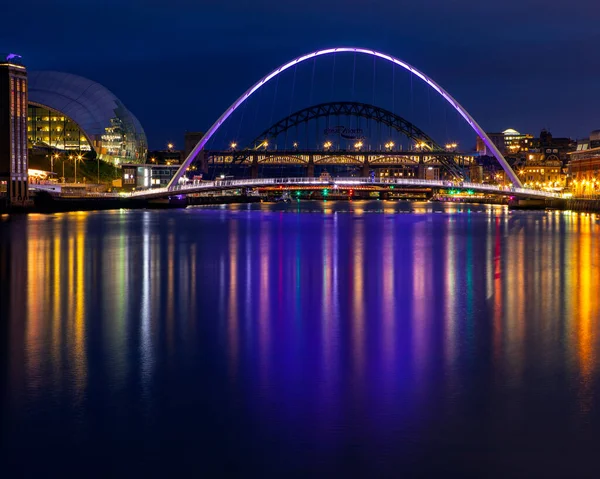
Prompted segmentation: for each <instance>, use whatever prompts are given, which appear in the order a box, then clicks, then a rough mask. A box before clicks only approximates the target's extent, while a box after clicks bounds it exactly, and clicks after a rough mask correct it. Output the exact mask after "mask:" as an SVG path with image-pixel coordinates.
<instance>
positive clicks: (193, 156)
mask: <svg viewBox="0 0 600 479" xmlns="http://www.w3.org/2000/svg"><path fill="white" fill-rule="evenodd" d="M336 53H355V54H364V55H369V56H372V57H374V58H381V59H383V60H385V61H388V62H390V63H392V64H393V65H397V66H400V67H402V68H404V69H405V70H406V71H408V72H410V73H412V74H413V75H416V76H417V77H419V78H420V79H421V80H422V81H423V82H425V83H426V84H427V85H428V86H429V87H430V88H433V90H435V91H436V92H437V93H438V94H439V95H440V96H441V97H442V98H443V99H444V100H446V102H448V103H449V104H450V105H451V106H452V107H453V108H454V109H455V110H456V111H457V112H458V113H459V114H460V115H461V116H462V117H463V118H464V119H465V121H466V122H467V123H468V124H469V126H470V127H471V128H472V129H473V131H474V132H475V133H476V134H477V135H478V136H479V137H480V138H481V139H482V140H483V142H484V143H485V145H486V146H487V147H488V149H489V150H490V151H491V152H492V154H493V155H494V157H495V158H496V160H498V162H499V163H500V165H501V166H502V168H503V169H504V171H505V172H506V175H507V176H508V178H509V179H510V180H511V181H512V183H513V185H514V186H515V187H518V188H521V187H522V186H523V185H522V184H521V181H520V180H519V178H518V177H517V175H516V174H515V172H514V171H513V169H512V168H511V167H510V165H509V164H508V162H507V161H506V159H505V158H504V156H502V153H500V150H498V148H497V146H496V145H495V144H494V143H493V142H492V140H491V139H490V138H489V137H488V135H487V134H486V133H485V131H484V130H483V128H481V126H479V124H478V123H477V122H476V121H475V119H474V118H473V117H472V116H471V115H470V114H469V112H467V110H466V109H465V108H464V107H463V106H462V105H461V104H460V103H458V101H456V100H455V99H454V98H453V97H452V95H450V93H448V92H447V91H446V90H445V89H444V88H442V87H441V86H440V85H439V84H437V83H436V82H435V81H434V80H432V79H431V78H429V77H428V76H427V75H425V74H424V73H423V72H421V71H420V70H418V69H416V68H415V67H413V66H412V65H410V64H408V63H406V62H405V61H403V60H400V59H399V58H395V57H393V56H391V55H387V54H385V53H381V52H378V51H376V50H369V49H365V48H355V47H338V48H328V49H324V50H317V51H314V52H312V53H308V54H306V55H303V56H300V57H297V58H295V59H293V60H291V61H289V62H288V63H285V64H283V65H281V66H280V67H279V68H277V69H275V70H273V71H272V72H271V73H269V74H268V75H266V76H264V77H263V78H261V79H260V80H259V81H258V82H256V83H255V84H254V85H252V86H251V87H250V88H249V89H248V90H246V92H245V93H243V94H242V95H241V96H240V97H239V98H238V99H237V100H236V101H234V102H233V103H232V104H231V106H230V107H229V108H227V110H225V111H224V112H223V114H222V115H221V116H220V117H219V118H218V119H217V121H216V122H215V123H213V125H212V126H211V127H210V128H209V129H208V131H207V132H206V133H205V135H204V136H203V137H202V139H201V140H200V141H199V142H198V144H197V145H196V146H195V147H194V148H193V149H192V151H191V152H190V154H189V155H188V156H187V158H186V159H185V160H184V162H183V163H182V165H181V167H180V168H179V170H177V173H176V174H175V175H174V176H173V178H172V179H171V181H170V182H169V185H168V188H173V187H174V186H176V185H177V184H178V183H179V180H180V178H181V177H182V176H183V175H184V174H185V172H186V171H187V169H188V168H189V166H190V165H191V164H192V162H193V161H194V160H195V159H196V157H197V156H198V154H199V153H200V151H201V150H202V149H203V148H204V146H205V145H206V143H207V142H208V141H209V140H210V139H211V138H212V137H213V135H214V134H215V133H216V132H217V131H218V130H219V128H220V127H221V125H222V124H223V123H224V122H225V121H226V120H227V119H228V118H229V117H230V116H231V114H232V113H233V112H234V111H236V110H237V109H238V108H239V107H240V106H241V105H242V104H244V103H245V102H246V100H247V99H248V98H250V96H252V95H253V94H254V93H255V92H256V91H257V90H259V89H260V88H261V87H262V86H263V85H265V84H266V83H268V82H269V81H271V80H272V79H273V78H275V77H277V76H278V75H280V74H281V73H283V72H284V71H286V70H288V69H289V68H291V67H293V66H296V65H298V64H300V63H303V62H305V61H307V60H309V59H312V58H316V57H319V56H323V55H333V54H336Z"/></svg>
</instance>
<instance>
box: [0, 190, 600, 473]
mask: <svg viewBox="0 0 600 479" xmlns="http://www.w3.org/2000/svg"><path fill="white" fill-rule="evenodd" d="M382 205H383V206H382ZM409 210H412V213H410V214H406V213H407V212H408V211H409ZM599 234H600V227H599V224H598V219H597V218H596V217H595V216H593V215H592V216H590V215H582V214H572V213H558V212H551V213H514V214H509V212H508V211H507V210H505V209H503V208H496V207H494V208H492V207H474V206H467V205H458V206H453V205H433V206H431V205H427V204H421V205H409V204H401V203H389V202H385V203H380V202H355V203H336V202H333V203H332V202H329V203H326V204H319V203H298V204H293V205H289V206H288V205H276V206H265V205H252V206H231V207H228V208H194V209H187V210H184V211H139V212H138V211H136V212H128V211H115V212H98V213H73V214H59V215H53V216H36V215H31V216H29V217H12V218H9V217H7V216H4V217H2V220H1V222H0V241H1V248H2V249H1V253H0V258H1V264H0V278H1V280H2V293H1V295H0V298H1V303H0V304H1V307H2V346H3V348H2V356H1V359H2V364H0V366H1V368H2V375H1V376H0V378H1V380H2V388H3V393H2V402H1V403H0V406H1V407H2V410H1V411H0V413H1V415H2V419H3V426H1V432H2V440H3V442H4V443H5V444H9V445H11V446H10V447H9V448H7V450H10V451H11V455H12V457H13V458H14V457H17V458H22V457H23V456H22V454H23V452H20V453H19V452H18V451H21V449H20V448H21V447H22V446H23V445H25V444H27V445H28V447H29V448H33V449H34V450H44V451H53V450H54V449H53V447H59V446H61V447H77V448H79V449H78V451H79V454H80V457H81V460H85V458H89V457H90V456H92V455H94V454H96V449H95V448H97V447H99V445H100V446H101V449H102V450H109V451H113V453H114V451H116V450H117V449H118V450H119V451H121V450H122V449H119V447H120V446H119V445H122V443H121V442H119V441H121V440H123V441H129V442H128V443H127V444H128V447H130V448H133V449H134V450H136V451H137V452H136V453H135V454H136V457H138V458H139V457H146V456H145V455H147V454H150V452H149V451H153V452H152V454H150V456H152V458H153V459H152V460H153V461H154V463H152V464H154V466H156V464H157V461H158V462H159V461H160V458H161V457H171V458H174V457H175V455H176V452H175V451H177V450H178V449H177V448H178V447H182V445H185V447H191V446H190V445H192V444H197V445H198V444H201V443H204V441H205V440H206V441H208V440H209V439H207V438H210V440H211V441H216V445H215V446H213V448H212V449H211V450H210V451H211V452H210V454H209V453H208V452H206V451H204V452H199V453H198V454H200V456H202V457H204V456H206V457H204V460H205V461H206V467H212V466H211V464H213V463H212V462H211V461H213V462H214V461H217V460H218V458H219V457H221V456H224V455H230V456H231V457H238V458H244V459H243V460H244V461H246V463H247V467H248V468H249V469H248V470H254V471H261V472H269V471H271V472H274V471H276V472H282V471H285V470H287V468H288V467H290V464H291V463H294V464H300V463H301V464H303V466H302V467H303V468H304V469H302V470H303V471H305V472H307V473H308V472H311V471H313V472H314V471H324V470H327V471H329V472H339V471H341V470H344V469H345V468H348V470H349V471H352V470H357V471H362V472H365V473H366V472H373V471H375V472H384V473H385V472H389V471H391V470H393V469H391V468H392V466H394V465H399V464H400V465H406V464H412V465H413V466H414V467H417V465H418V467H419V468H420V469H419V470H422V468H425V469H426V470H430V471H434V470H435V468H436V467H437V466H436V461H431V460H429V459H428V460H426V458H427V457H431V455H433V457H438V458H441V459H440V460H441V463H443V464H445V466H444V467H446V468H454V469H455V470H457V471H461V472H463V473H475V472H482V471H485V472H486V473H488V474H491V475H494V474H502V473H503V472H506V471H508V470H510V468H511V467H513V466H515V465H519V466H520V467H528V466H524V465H526V464H529V462H530V461H533V459H534V458H538V459H539V457H541V456H540V455H541V454H542V451H546V452H547V451H548V450H550V451H553V450H556V451H562V452H563V453H564V454H566V455H567V456H568V457H570V458H577V464H578V466H577V467H581V468H582V469H581V470H582V471H584V470H585V469H584V468H585V467H586V464H588V463H587V462H586V461H587V460H588V459H589V458H587V456H586V453H587V451H588V449H589V448H588V446H589V445H590V444H594V443H595V444H598V440H599V439H600V433H598V432H597V431H598V425H599V421H598V419H599V416H598V385H599V375H598V368H597V361H598V354H597V350H598V341H599V337H600V336H599V329H598V328H599V318H600V299H599V297H598V290H599V286H600V284H599V281H600V280H599V275H600V271H599V268H600V262H599V260H600V248H599V246H600V245H599V244H598V235H599ZM116 437H117V438H119V439H115V438H116ZM164 440H169V441H172V442H171V443H169V444H170V446H165V443H164V442H163V441H164ZM275 444H277V451H278V452H277V454H276V456H277V457H273V458H272V459H271V460H270V461H269V462H270V466H269V467H266V466H265V463H264V461H262V460H261V459H259V457H258V456H256V454H258V455H259V456H260V451H261V448H263V447H264V448H265V450H266V451H267V452H265V451H262V454H265V453H266V454H269V452H268V449H269V447H273V446H274V445H275ZM531 444H536V446H535V447H534V446H532V445H531ZM417 445H418V447H417ZM170 447H172V448H173V449H170ZM125 450H126V449H125ZM524 450H527V451H528V452H527V454H524V452H523V451H524ZM157 451H160V453H158V452H157ZM475 452H477V453H482V454H484V455H483V456H482V458H480V459H479V461H478V462H477V463H476V464H473V463H471V462H469V461H468V459H469V457H470V454H473V453H475ZM271 453H272V451H271ZM48 454H50V452H48ZM544 457H545V459H544V460H545V461H546V462H544V464H546V465H547V467H548V471H549V472H551V473H552V472H553V471H554V472H555V470H554V469H553V468H554V467H556V461H557V459H556V460H554V459H552V457H550V459H548V458H546V456H544ZM590 460H591V459H590ZM465 461H466V462H465ZM184 462H185V461H184ZM149 464H150V463H149ZM181 464H183V463H181ZM465 464H467V465H465ZM148 467H150V466H148ZM231 467H234V466H231ZM440 467H441V466H440ZM531 467H533V465H532V466H531ZM537 467H538V468H540V467H541V468H542V469H541V470H543V469H544V467H545V466H544V465H541V466H540V464H538V465H537ZM354 468H356V469H354ZM427 468H429V469H427ZM236 470H237V469H235V470H234V472H235V471H236ZM440 470H441V469H440Z"/></svg>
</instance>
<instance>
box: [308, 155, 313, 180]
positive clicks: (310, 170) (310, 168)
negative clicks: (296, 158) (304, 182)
mask: <svg viewBox="0 0 600 479" xmlns="http://www.w3.org/2000/svg"><path fill="white" fill-rule="evenodd" d="M306 176H307V177H308V178H314V177H315V158H314V156H313V155H309V156H308V166H307V167H306Z"/></svg>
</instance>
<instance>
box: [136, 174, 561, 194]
mask: <svg viewBox="0 0 600 479" xmlns="http://www.w3.org/2000/svg"><path fill="white" fill-rule="evenodd" d="M273 185H276V186H287V187H293V186H302V185H305V186H331V187H335V186H337V187H353V186H399V187H422V188H441V189H447V188H452V189H464V190H473V191H477V192H482V193H490V194H497V195H503V196H517V197H521V198H539V199H557V198H562V197H563V196H562V195H561V194H560V193H551V192H547V191H540V190H534V189H531V188H514V187H502V186H494V185H483V184H480V183H469V182H462V183H455V182H452V181H442V180H421V179H415V178H379V179H371V178H331V179H326V178H306V177H303V178H256V179H239V180H216V181H201V182H194V183H188V184H185V185H177V186H174V187H173V188H170V189H169V188H153V189H151V190H143V191H135V192H133V193H131V194H130V196H131V197H133V198H161V197H168V196H175V195H184V194H192V193H201V192H205V191H218V190H225V189H236V188H259V187H264V186H273Z"/></svg>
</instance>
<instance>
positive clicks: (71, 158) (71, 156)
mask: <svg viewBox="0 0 600 479" xmlns="http://www.w3.org/2000/svg"><path fill="white" fill-rule="evenodd" d="M73 158H74V157H73V155H69V160H73ZM64 167H65V164H64V162H63V173H64ZM63 176H64V175H63ZM75 180H77V175H75ZM75 183H77V181H75Z"/></svg>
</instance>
